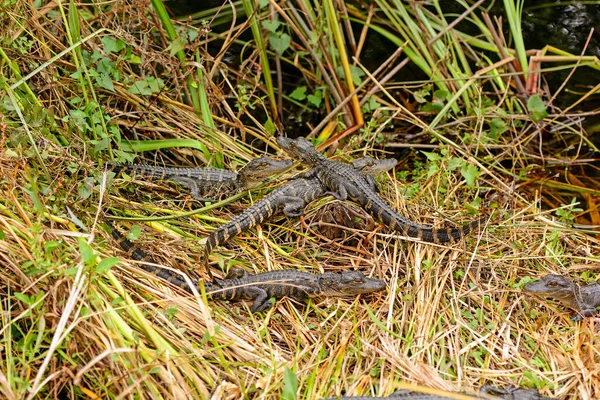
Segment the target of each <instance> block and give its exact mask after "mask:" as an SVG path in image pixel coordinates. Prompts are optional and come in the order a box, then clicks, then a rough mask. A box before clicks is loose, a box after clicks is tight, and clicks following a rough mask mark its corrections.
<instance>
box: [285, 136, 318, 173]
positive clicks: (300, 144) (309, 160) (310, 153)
mask: <svg viewBox="0 0 600 400" xmlns="http://www.w3.org/2000/svg"><path fill="white" fill-rule="evenodd" d="M277 144H279V147H281V148H282V149H283V150H284V151H285V152H286V153H287V154H288V155H289V156H290V157H292V158H295V159H297V160H301V161H302V162H303V163H306V164H309V165H311V166H314V165H316V164H317V163H319V162H320V161H322V160H324V159H325V157H323V155H322V154H321V153H319V152H318V151H317V149H315V147H314V146H313V145H312V144H311V143H310V142H309V141H308V140H306V139H305V138H303V137H299V138H297V139H290V138H287V137H283V136H279V137H278V138H277Z"/></svg>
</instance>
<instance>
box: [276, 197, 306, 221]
mask: <svg viewBox="0 0 600 400" xmlns="http://www.w3.org/2000/svg"><path fill="white" fill-rule="evenodd" d="M281 202H282V203H283V204H285V206H284V207H283V213H284V214H285V216H287V217H299V216H301V215H303V214H304V207H305V206H306V202H305V201H304V200H303V199H301V198H299V197H293V196H284V197H282V198H281Z"/></svg>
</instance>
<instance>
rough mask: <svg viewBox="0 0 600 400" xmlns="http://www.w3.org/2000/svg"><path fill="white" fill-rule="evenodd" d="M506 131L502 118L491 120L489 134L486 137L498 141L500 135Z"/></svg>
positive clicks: (506, 127)
mask: <svg viewBox="0 0 600 400" xmlns="http://www.w3.org/2000/svg"><path fill="white" fill-rule="evenodd" d="M507 130H508V126H507V125H506V122H504V120H503V119H502V118H493V119H492V121H491V122H490V132H489V133H488V137H489V138H491V139H494V140H495V139H498V138H499V137H500V135H501V134H503V133H504V132H506V131H507Z"/></svg>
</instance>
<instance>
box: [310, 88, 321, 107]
mask: <svg viewBox="0 0 600 400" xmlns="http://www.w3.org/2000/svg"><path fill="white" fill-rule="evenodd" d="M306 99H307V100H308V102H309V103H310V104H312V105H313V106H315V107H320V106H321V102H322V101H323V92H321V91H320V90H317V91H316V92H315V93H314V94H309V95H308V96H306Z"/></svg>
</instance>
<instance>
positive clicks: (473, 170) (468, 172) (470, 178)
mask: <svg viewBox="0 0 600 400" xmlns="http://www.w3.org/2000/svg"><path fill="white" fill-rule="evenodd" d="M460 173H461V174H462V176H463V177H464V178H465V181H467V185H469V187H473V186H475V180H477V178H478V177H479V169H478V168H477V167H476V166H474V165H473V164H467V165H464V166H463V167H462V168H461V169H460Z"/></svg>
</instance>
